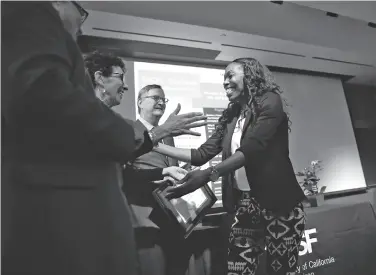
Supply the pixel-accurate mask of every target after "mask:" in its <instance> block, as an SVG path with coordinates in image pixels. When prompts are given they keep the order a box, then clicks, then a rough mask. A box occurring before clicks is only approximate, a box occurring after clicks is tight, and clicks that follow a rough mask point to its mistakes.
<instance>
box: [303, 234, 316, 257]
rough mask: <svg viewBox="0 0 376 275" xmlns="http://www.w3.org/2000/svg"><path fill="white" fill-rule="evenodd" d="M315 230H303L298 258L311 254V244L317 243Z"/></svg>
mask: <svg viewBox="0 0 376 275" xmlns="http://www.w3.org/2000/svg"><path fill="white" fill-rule="evenodd" d="M315 236H316V228H312V229H308V230H305V231H304V233H303V239H302V241H301V242H300V250H299V256H303V255H305V254H307V253H308V254H309V253H312V244H313V243H317V238H315Z"/></svg>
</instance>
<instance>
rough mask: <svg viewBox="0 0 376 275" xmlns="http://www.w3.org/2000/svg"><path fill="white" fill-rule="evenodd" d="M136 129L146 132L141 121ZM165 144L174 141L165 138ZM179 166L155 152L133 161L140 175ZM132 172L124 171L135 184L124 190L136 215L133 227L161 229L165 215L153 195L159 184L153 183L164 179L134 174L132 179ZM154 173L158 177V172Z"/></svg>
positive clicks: (125, 187) (137, 123)
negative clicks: (141, 176)
mask: <svg viewBox="0 0 376 275" xmlns="http://www.w3.org/2000/svg"><path fill="white" fill-rule="evenodd" d="M135 128H136V129H137V130H139V131H140V132H142V131H146V127H145V126H144V125H143V124H142V122H141V121H140V120H137V121H136V122H135ZM163 142H164V143H165V144H168V145H172V146H173V145H174V139H173V138H172V137H167V138H165V139H164V140H163ZM177 165H178V161H177V160H175V159H172V158H169V157H166V156H165V155H162V154H160V153H158V152H155V151H151V152H149V153H146V154H144V155H142V156H139V157H138V158H137V159H135V160H134V161H132V167H133V169H139V170H138V171H139V173H144V174H145V175H146V174H147V173H152V171H153V170H154V169H163V168H166V167H169V166H177ZM131 171H132V170H130V171H129V169H126V170H125V171H124V178H125V179H130V180H132V181H133V183H132V184H128V185H124V187H123V190H124V193H125V194H126V196H127V198H128V201H129V204H130V205H131V208H132V210H133V213H134V220H133V226H134V227H135V228H139V227H154V228H159V227H160V225H161V224H160V223H161V222H164V221H163V220H162V221H161V220H160V219H163V217H164V216H165V214H164V213H159V212H160V211H159V210H160V209H159V206H158V205H157V203H156V201H155V199H154V197H153V194H152V192H153V191H154V190H155V189H156V188H157V187H158V184H155V183H153V182H152V181H155V180H159V179H162V178H163V177H162V178H159V179H158V178H151V177H150V176H148V177H145V178H144V179H142V178H140V177H135V175H134V174H133V177H132V173H130V172H131ZM141 171H144V172H141ZM146 171H149V172H146ZM153 173H155V175H157V174H156V172H153Z"/></svg>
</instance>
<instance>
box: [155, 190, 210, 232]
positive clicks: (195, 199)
mask: <svg viewBox="0 0 376 275" xmlns="http://www.w3.org/2000/svg"><path fill="white" fill-rule="evenodd" d="M168 186H169V184H168V183H164V184H162V185H161V186H160V187H158V188H157V189H156V190H154V192H153V196H154V197H155V199H156V201H157V202H158V204H159V205H160V206H161V207H162V209H163V210H164V212H165V213H166V214H167V215H168V216H169V217H170V218H171V219H172V220H173V221H174V222H175V223H176V224H177V225H178V227H179V228H180V230H181V232H182V234H183V235H184V238H185V239H186V238H188V236H189V234H191V232H192V230H193V229H194V228H195V226H196V225H197V224H198V223H199V222H200V221H201V219H202V218H203V217H204V216H205V214H206V213H207V211H208V210H209V209H210V208H211V207H212V206H213V205H214V203H215V202H216V201H217V198H216V196H215V195H214V193H213V191H212V190H211V189H210V187H209V186H208V185H207V184H205V185H204V186H203V187H201V188H199V189H197V190H196V191H194V192H192V193H189V194H187V195H184V196H182V197H180V198H177V199H172V200H168V199H166V197H165V192H164V191H165V189H166V188H167V187H168Z"/></svg>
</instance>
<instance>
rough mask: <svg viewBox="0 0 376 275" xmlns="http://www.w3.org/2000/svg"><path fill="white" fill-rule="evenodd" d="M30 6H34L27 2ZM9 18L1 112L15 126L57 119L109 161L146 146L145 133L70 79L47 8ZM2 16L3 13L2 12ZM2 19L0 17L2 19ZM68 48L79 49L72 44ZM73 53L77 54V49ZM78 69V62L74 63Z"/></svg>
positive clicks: (67, 55) (67, 57) (61, 36)
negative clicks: (136, 130)
mask: <svg viewBox="0 0 376 275" xmlns="http://www.w3.org/2000/svg"><path fill="white" fill-rule="evenodd" d="M32 7H35V5H34V6H32ZM22 16H23V17H22V18H21V19H20V17H19V16H18V17H17V18H15V19H12V18H11V16H8V17H7V21H5V20H4V21H5V22H3V24H4V25H5V24H6V27H5V28H6V29H5V30H4V33H2V38H5V39H2V58H3V60H2V61H3V62H4V64H6V67H5V68H4V67H3V68H2V70H5V72H3V73H2V75H3V76H4V75H5V78H6V82H7V83H6V86H5V87H6V89H5V90H3V91H2V95H3V100H4V102H2V107H3V108H2V109H3V110H2V113H3V114H4V116H5V118H6V120H7V121H8V122H9V123H10V124H13V125H17V126H18V127H29V126H30V125H26V124H27V123H29V122H30V121H38V125H43V126H45V125H61V127H64V130H65V131H67V132H71V131H72V132H73V131H74V132H75V134H76V135H77V136H80V137H83V139H84V140H87V142H88V144H90V145H91V146H92V150H93V151H95V152H97V153H100V154H104V155H105V157H107V158H110V159H112V160H114V161H119V162H122V163H124V162H126V161H127V160H129V159H132V158H134V157H137V156H138V155H140V154H143V153H145V152H148V151H150V150H151V149H152V143H151V141H150V139H149V137H148V135H147V133H145V132H144V133H137V132H135V131H134V129H133V127H132V123H130V122H129V121H126V120H124V119H123V118H122V117H120V116H119V115H117V114H116V113H114V112H113V111H112V110H110V109H109V108H108V107H107V106H105V105H104V104H103V103H102V102H100V101H99V100H98V99H97V98H96V97H95V95H94V91H88V90H87V88H85V87H84V85H83V84H81V85H80V84H79V83H84V81H81V82H79V81H75V80H74V76H75V74H74V71H73V70H74V69H77V68H74V67H73V64H72V63H73V61H72V55H73V54H72V49H70V50H69V47H67V44H69V43H68V42H71V44H73V45H74V43H73V41H67V37H66V35H67V34H66V33H65V31H64V30H63V27H62V25H61V22H60V21H59V20H56V18H55V17H54V16H53V14H49V13H48V12H46V11H45V10H43V9H40V8H38V7H36V8H30V9H29V10H28V11H27V12H26V13H25V12H24V13H22ZM2 19H3V18H2ZM2 21H3V20H2ZM73 50H75V51H77V52H79V50H78V47H77V49H74V48H73ZM77 56H79V55H77ZM78 69H80V68H78Z"/></svg>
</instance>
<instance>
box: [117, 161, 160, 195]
mask: <svg viewBox="0 0 376 275" xmlns="http://www.w3.org/2000/svg"><path fill="white" fill-rule="evenodd" d="M162 170H163V169H162V168H155V169H136V168H134V167H133V166H132V165H126V167H125V168H124V169H123V178H124V184H123V186H122V190H123V192H124V194H125V195H127V194H128V193H133V194H134V193H138V192H142V193H152V192H153V191H154V190H155V189H156V188H157V187H158V185H157V184H154V183H153V181H156V180H162V179H163V175H162Z"/></svg>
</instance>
